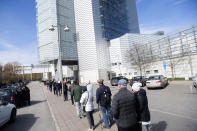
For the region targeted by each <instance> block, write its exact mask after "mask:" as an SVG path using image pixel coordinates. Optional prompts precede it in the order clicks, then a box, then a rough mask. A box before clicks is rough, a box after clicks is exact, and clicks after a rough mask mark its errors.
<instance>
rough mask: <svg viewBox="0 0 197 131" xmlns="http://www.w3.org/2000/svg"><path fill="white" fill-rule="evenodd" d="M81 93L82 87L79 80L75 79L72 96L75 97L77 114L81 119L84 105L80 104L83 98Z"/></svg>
mask: <svg viewBox="0 0 197 131" xmlns="http://www.w3.org/2000/svg"><path fill="white" fill-rule="evenodd" d="M81 94H82V89H81V87H80V86H79V82H78V81H74V87H73V88H72V90H71V96H72V97H73V98H74V101H75V106H76V109H77V116H78V117H79V118H80V119H81V118H82V114H83V111H82V107H81V104H80V99H81Z"/></svg>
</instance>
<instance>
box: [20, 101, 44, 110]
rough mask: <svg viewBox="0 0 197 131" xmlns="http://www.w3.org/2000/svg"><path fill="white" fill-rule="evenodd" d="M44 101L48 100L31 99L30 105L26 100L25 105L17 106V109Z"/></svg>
mask: <svg viewBox="0 0 197 131" xmlns="http://www.w3.org/2000/svg"><path fill="white" fill-rule="evenodd" d="M42 102H46V100H42V101H31V102H30V105H28V104H27V102H26V103H25V104H24V105H23V106H17V109H22V108H25V107H27V106H32V105H36V104H39V103H42Z"/></svg>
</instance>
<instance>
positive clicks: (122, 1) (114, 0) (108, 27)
mask: <svg viewBox="0 0 197 131" xmlns="http://www.w3.org/2000/svg"><path fill="white" fill-rule="evenodd" d="M99 4H100V14H101V15H100V17H101V23H102V29H103V37H104V38H106V39H108V40H111V39H114V38H117V37H120V36H122V35H123V34H125V33H127V32H129V27H128V25H129V24H128V16H127V9H126V6H127V5H126V0H99Z"/></svg>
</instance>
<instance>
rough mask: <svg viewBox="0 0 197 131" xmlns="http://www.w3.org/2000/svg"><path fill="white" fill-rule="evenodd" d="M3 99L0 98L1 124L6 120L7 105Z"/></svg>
mask: <svg viewBox="0 0 197 131" xmlns="http://www.w3.org/2000/svg"><path fill="white" fill-rule="evenodd" d="M2 102H3V101H2V100H0V126H1V125H3V124H4V123H5V122H6V116H7V113H6V106H4V105H3V104H2Z"/></svg>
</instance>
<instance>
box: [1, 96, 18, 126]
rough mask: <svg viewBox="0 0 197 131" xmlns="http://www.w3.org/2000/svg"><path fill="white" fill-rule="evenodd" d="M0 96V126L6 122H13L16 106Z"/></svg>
mask: <svg viewBox="0 0 197 131" xmlns="http://www.w3.org/2000/svg"><path fill="white" fill-rule="evenodd" d="M1 95H2V94H0V126H2V125H4V124H5V123H7V122H15V119H16V112H17V110H16V106H15V105H14V104H11V103H9V102H7V101H6V100H4V99H3V98H2V97H1Z"/></svg>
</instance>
